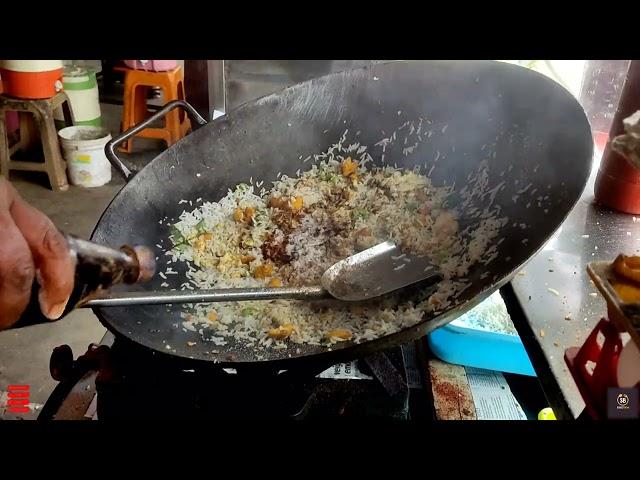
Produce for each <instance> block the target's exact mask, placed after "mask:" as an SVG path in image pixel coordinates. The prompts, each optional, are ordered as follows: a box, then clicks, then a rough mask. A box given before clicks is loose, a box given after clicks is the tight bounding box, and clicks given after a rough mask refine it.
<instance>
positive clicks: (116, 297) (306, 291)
mask: <svg viewBox="0 0 640 480" xmlns="http://www.w3.org/2000/svg"><path fill="white" fill-rule="evenodd" d="M278 298H289V299H297V300H313V299H323V298H331V296H330V295H329V293H328V292H327V291H326V290H325V289H324V288H322V287H282V288H224V289H219V290H200V291H180V292H177V291H166V292H127V293H111V294H110V295H109V296H107V297H104V298H96V299H94V300H90V301H89V302H87V303H85V304H84V305H82V306H83V307H129V306H134V305H166V304H174V303H215V302H240V301H246V300H275V299H278Z"/></svg>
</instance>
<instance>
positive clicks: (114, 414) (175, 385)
mask: <svg viewBox="0 0 640 480" xmlns="http://www.w3.org/2000/svg"><path fill="white" fill-rule="evenodd" d="M405 356H406V351H405V352H403V349H402V348H401V347H397V348H395V349H392V350H390V351H388V352H385V353H380V354H376V355H373V356H370V357H367V358H365V359H361V360H358V361H354V362H349V363H346V364H339V365H335V366H331V365H323V366H318V367H317V368H315V369H309V368H306V369H304V370H297V371H293V370H290V371H279V372H278V371H262V370H259V371H256V370H246V371H244V370H242V369H237V370H235V369H226V371H225V370H223V369H221V368H211V367H210V366H207V367H206V368H193V366H191V368H184V365H180V364H179V363H175V362H170V361H169V362H165V361H163V360H160V359H159V358H156V356H155V355H152V354H151V355H150V354H149V353H148V352H147V351H143V350H142V349H138V348H136V347H135V345H132V344H130V343H129V342H127V341H122V340H120V339H116V340H115V341H114V342H113V345H111V346H107V345H100V346H96V345H91V346H90V347H89V349H88V351H87V353H85V354H84V355H82V356H81V357H79V358H78V359H77V360H76V361H75V362H74V361H73V354H72V353H71V351H70V349H68V347H66V348H64V347H58V349H56V350H55V351H54V354H53V355H52V366H51V371H52V376H54V378H56V379H58V380H61V381H62V383H61V385H62V384H63V383H70V384H80V383H81V381H85V383H86V379H87V377H88V375H89V373H88V371H91V370H93V371H95V373H93V376H94V377H95V379H94V384H95V392H96V393H97V418H98V419H100V420H103V421H108V420H119V419H174V418H175V419H192V418H193V419H196V418H199V419H225V420H226V419H272V418H275V419H291V420H294V421H307V420H314V419H329V418H385V419H393V420H408V419H410V418H411V414H410V408H409V404H410V403H409V396H410V388H409V386H408V381H407V372H406V368H405ZM81 379H84V380H81ZM75 388H76V389H77V387H75ZM86 388H87V390H88V391H89V390H90V388H89V386H87V387H86ZM73 389H74V387H73V386H71V387H69V388H67V390H66V393H64V394H62V395H61V396H62V397H64V398H66V397H72V394H71V393H70V392H71V390H73ZM52 397H53V396H52ZM89 401H91V398H89ZM50 402H51V403H52V404H54V403H55V402H54V400H53V398H52V399H50ZM50 402H47V403H50ZM63 402H64V400H60V401H59V402H58V403H63ZM45 410H46V411H47V413H46V414H45V413H44V412H43V415H41V417H42V416H44V415H50V416H51V418H56V415H55V413H53V411H54V410H55V408H54V407H52V406H51V405H50V406H48V408H45ZM85 410H86V407H85Z"/></svg>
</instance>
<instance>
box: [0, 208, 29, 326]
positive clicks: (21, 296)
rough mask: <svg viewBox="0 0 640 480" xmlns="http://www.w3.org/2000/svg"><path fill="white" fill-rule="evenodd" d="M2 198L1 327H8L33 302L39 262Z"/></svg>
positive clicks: (0, 245) (0, 217) (0, 247)
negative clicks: (34, 280) (34, 282)
mask: <svg viewBox="0 0 640 480" xmlns="http://www.w3.org/2000/svg"><path fill="white" fill-rule="evenodd" d="M1 202H2V200H1V199H0V232H2V235H3V240H2V241H0V329H4V328H8V327H10V326H11V325H13V324H14V323H15V322H16V321H17V320H18V319H19V318H20V315H21V314H22V312H23V311H24V309H25V308H26V307H27V304H28V303H29V298H30V297H31V287H32V285H33V279H34V274H35V266H34V263H33V259H32V258H31V252H30V251H29V246H28V245H27V242H26V241H25V239H24V238H23V236H22V233H21V232H20V230H19V229H18V227H17V226H16V225H15V223H14V222H13V219H12V218H11V216H10V215H9V211H8V210H6V209H5V207H6V205H2V204H1Z"/></svg>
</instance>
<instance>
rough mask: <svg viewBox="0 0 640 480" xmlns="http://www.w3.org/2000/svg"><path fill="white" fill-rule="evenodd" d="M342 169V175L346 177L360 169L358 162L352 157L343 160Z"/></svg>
mask: <svg viewBox="0 0 640 480" xmlns="http://www.w3.org/2000/svg"><path fill="white" fill-rule="evenodd" d="M340 170H341V171H342V175H343V176H344V177H348V176H349V175H351V174H353V173H355V172H356V171H357V170H358V162H354V161H353V160H351V157H347V158H345V159H344V160H343V161H342V165H341V166H340Z"/></svg>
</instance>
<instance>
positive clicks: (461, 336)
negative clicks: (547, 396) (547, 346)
mask: <svg viewBox="0 0 640 480" xmlns="http://www.w3.org/2000/svg"><path fill="white" fill-rule="evenodd" d="M494 295H499V293H497V292H496V294H494ZM492 297H493V298H492ZM497 298H498V299H497ZM497 298H496V297H494V296H493V295H492V296H491V297H489V299H487V300H485V302H493V305H491V306H492V307H493V306H494V305H495V304H496V302H500V303H502V305H504V303H503V302H502V298H501V297H497ZM485 302H483V303H482V304H480V305H478V307H476V308H475V309H474V310H471V311H470V312H469V313H467V314H466V315H465V316H463V317H461V319H460V320H463V319H465V318H471V319H473V318H474V317H476V318H480V321H481V320H482V317H481V315H482V312H483V309H482V305H483V304H484V303H485ZM497 308H500V306H498V307H497ZM504 314H505V315H506V316H507V318H508V314H507V313H506V308H504ZM509 321H510V320H509ZM455 323H460V322H455ZM471 323H473V322H471ZM428 342H429V348H431V350H432V352H433V353H434V355H436V356H437V357H438V358H440V359H441V360H442V361H445V362H448V363H454V364H457V365H464V366H468V367H477V368H486V369H488V370H496V371H500V372H508V373H517V374H520V375H528V376H532V377H535V376H536V373H535V371H534V369H533V365H531V361H530V360H529V356H528V355H527V351H526V350H525V348H524V345H523V344H522V341H521V340H520V337H519V336H518V335H509V334H506V333H500V332H498V331H491V330H489V329H482V328H473V327H471V328H470V327H468V326H461V325H460V324H458V325H455V324H451V323H450V324H448V325H445V326H443V327H441V328H439V329H437V330H435V331H433V332H432V333H430V334H429V335H428Z"/></svg>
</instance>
